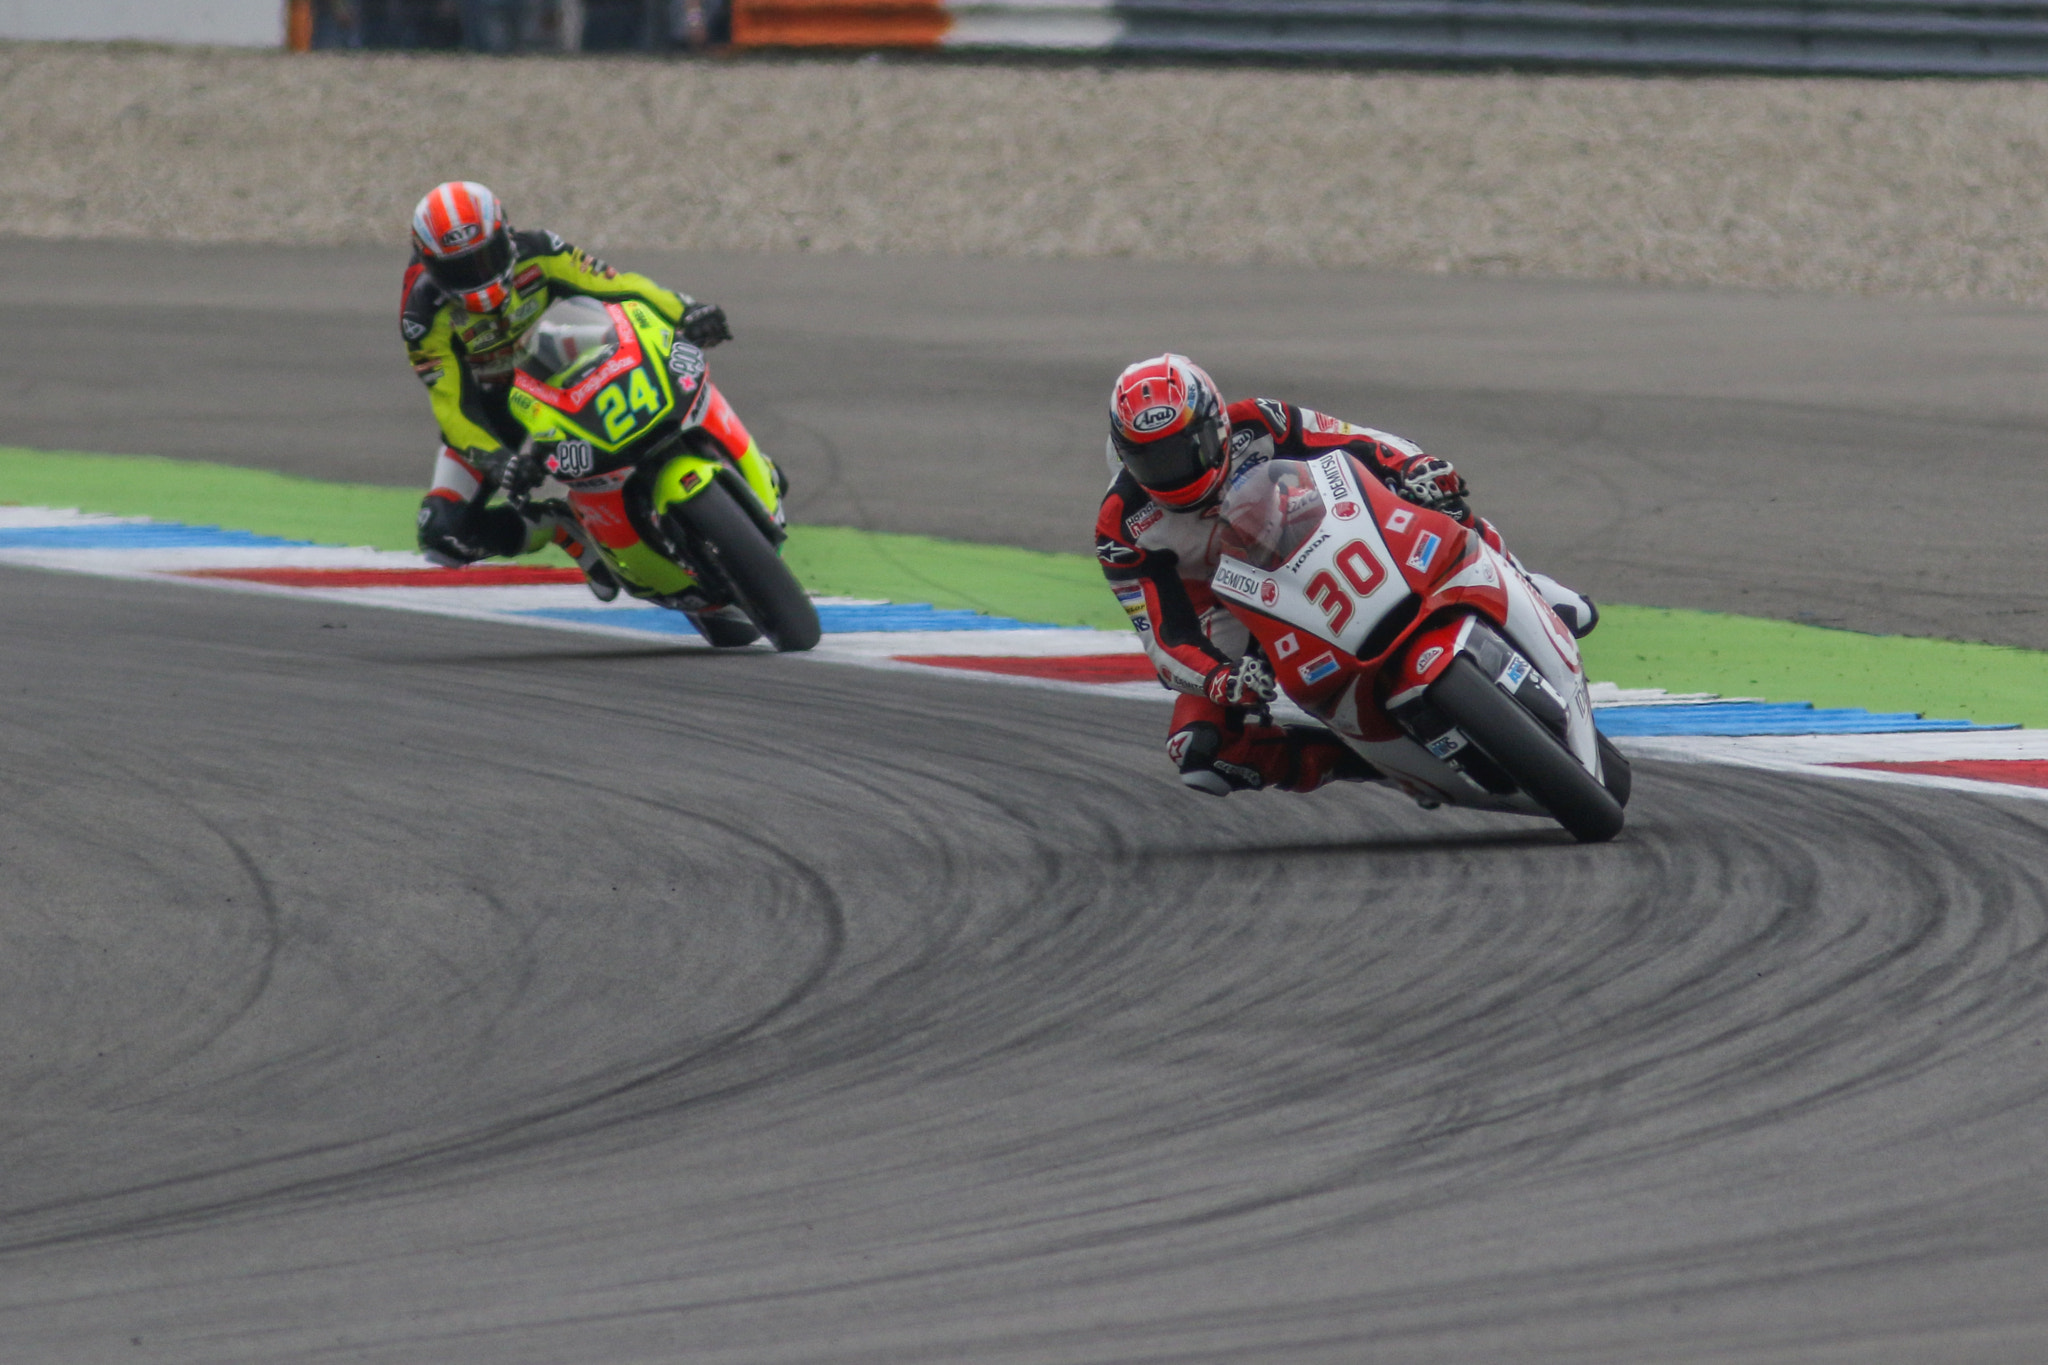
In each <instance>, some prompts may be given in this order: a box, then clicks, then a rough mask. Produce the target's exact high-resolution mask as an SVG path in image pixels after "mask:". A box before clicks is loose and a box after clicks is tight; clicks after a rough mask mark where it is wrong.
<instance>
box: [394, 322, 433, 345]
mask: <svg viewBox="0 0 2048 1365" xmlns="http://www.w3.org/2000/svg"><path fill="white" fill-rule="evenodd" d="M398 330H399V331H401V332H403V333H404V334H405V339H406V340H407V341H418V340H419V339H420V338H421V337H423V336H425V335H426V334H427V324H426V323H424V322H421V321H420V320H419V319H418V318H401V319H400V320H399V323H398Z"/></svg>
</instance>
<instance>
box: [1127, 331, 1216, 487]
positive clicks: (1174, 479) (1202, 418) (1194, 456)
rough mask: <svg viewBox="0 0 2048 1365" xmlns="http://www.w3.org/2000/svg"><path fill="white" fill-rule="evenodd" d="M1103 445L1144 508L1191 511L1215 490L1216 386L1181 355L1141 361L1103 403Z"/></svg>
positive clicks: (1213, 381)
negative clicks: (1144, 500) (1145, 499)
mask: <svg viewBox="0 0 2048 1365" xmlns="http://www.w3.org/2000/svg"><path fill="white" fill-rule="evenodd" d="M1109 443H1110V447H1111V448H1112V449H1114V450H1115V451H1116V456H1117V458H1118V459H1119V460H1121V461H1123V466H1124V468H1125V469H1127V470H1129V471H1130V473H1131V477H1132V478H1134V479H1136V480H1137V481H1138V483H1139V485H1140V486H1141V487H1143V488H1144V490H1145V491H1146V492H1147V493H1150V494H1151V495H1152V500H1153V501H1154V502H1157V503H1159V504H1161V505H1162V506H1165V507H1176V508H1178V507H1198V506H1200V505H1201V504H1203V503H1204V502H1207V501H1208V500H1209V499H1210V498H1212V497H1214V496H1215V494H1216V490H1217V489H1219V488H1221V487H1222V486H1223V476H1224V473H1225V468H1224V466H1225V465H1226V464H1227V463H1228V461H1227V460H1226V458H1225V452H1226V451H1227V450H1228V449H1229V446H1230V417H1229V415H1228V414H1227V413H1225V412H1224V409H1223V395H1222V394H1220V393H1218V392H1217V390H1216V381H1215V380H1213V379H1211V378H1209V376H1208V375H1207V374H1206V373H1204V372H1203V370H1202V367H1201V366H1199V365H1197V364H1195V362H1194V361H1192V360H1189V359H1188V358H1187V357H1186V356H1184V355H1174V354H1172V353H1171V352H1169V353H1167V354H1166V355H1162V356H1154V357H1153V358H1152V359H1150V360H1141V361H1139V362H1138V363H1137V364H1135V365H1133V366H1131V367H1130V368H1129V369H1127V370H1125V371H1124V372H1123V373H1122V374H1120V375H1118V376H1117V380H1116V387H1115V388H1114V389H1112V390H1110V395H1109Z"/></svg>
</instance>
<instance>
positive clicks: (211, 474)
mask: <svg viewBox="0 0 2048 1365" xmlns="http://www.w3.org/2000/svg"><path fill="white" fill-rule="evenodd" d="M420 491H421V490H419V489H417V488H411V489H408V488H378V487H375V486H373V485H370V484H360V483H325V482H322V481H320V480H317V479H301V478H295V477H294V476H292V475H290V474H276V473H272V472H270V471H269V470H264V469H242V468H239V467H237V466H234V465H224V464H203V463H201V462H199V461H197V460H167V459H164V458H162V457H161V456H157V455H86V454H81V453H79V452H76V451H70V450H20V449H16V448H13V447H6V446H0V502H11V503H21V504H23V505H26V506H32V507H75V508H77V509H78V510H79V511H81V512H106V513H110V514H112V515H114V516H122V517H155V518H157V519H158V520H160V521H182V522H187V523H192V524H195V525H201V526H223V527H226V528H227V529H229V530H232V531H254V532H256V533H257V534H259V535H266V536H286V537H289V538H291V539H293V540H317V541H324V542H326V543H327V544H329V545H368V546H371V547H372V548H374V549H379V550H410V549H412V548H413V515H414V513H416V512H417V511H418V510H419V505H420Z"/></svg>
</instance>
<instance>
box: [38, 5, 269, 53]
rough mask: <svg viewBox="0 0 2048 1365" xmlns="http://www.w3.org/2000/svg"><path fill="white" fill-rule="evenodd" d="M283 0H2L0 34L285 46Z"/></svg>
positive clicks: (246, 45)
mask: <svg viewBox="0 0 2048 1365" xmlns="http://www.w3.org/2000/svg"><path fill="white" fill-rule="evenodd" d="M284 12H285V0H0V38H34V39H76V40H85V41H100V42H105V41H110V40H115V39H123V38H127V39H139V40H142V41H146V42H158V43H225V44H231V45H234V46H238V47H282V46H284Z"/></svg>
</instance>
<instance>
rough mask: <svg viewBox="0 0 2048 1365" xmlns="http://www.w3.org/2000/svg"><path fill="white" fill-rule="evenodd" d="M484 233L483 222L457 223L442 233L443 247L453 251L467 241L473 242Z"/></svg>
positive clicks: (444, 249)
mask: <svg viewBox="0 0 2048 1365" xmlns="http://www.w3.org/2000/svg"><path fill="white" fill-rule="evenodd" d="M483 235H484V228H483V224H482V223H457V224H456V225H455V226H454V227H452V228H449V229H448V230H447V231H446V232H444V233H442V234H441V249H442V250H443V251H453V250H454V249H455V248H457V247H459V246H461V245H462V244H463V243H465V242H473V241H475V240H476V239H477V238H479V237H481V236H483Z"/></svg>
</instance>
